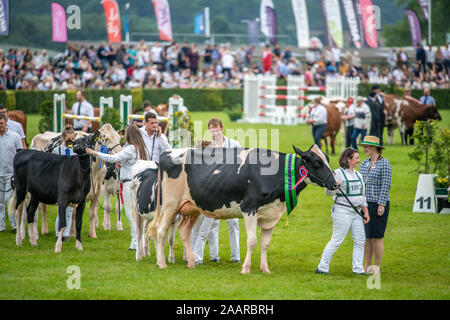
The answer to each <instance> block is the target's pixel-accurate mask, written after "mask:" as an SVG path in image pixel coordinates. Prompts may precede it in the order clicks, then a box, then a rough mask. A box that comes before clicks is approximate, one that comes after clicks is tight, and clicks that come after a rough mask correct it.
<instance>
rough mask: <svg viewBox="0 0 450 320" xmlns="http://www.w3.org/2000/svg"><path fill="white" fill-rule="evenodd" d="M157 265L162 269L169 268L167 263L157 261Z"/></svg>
mask: <svg viewBox="0 0 450 320" xmlns="http://www.w3.org/2000/svg"><path fill="white" fill-rule="evenodd" d="M156 265H157V266H158V268H160V269H166V268H167V265H166V264H165V263H157V264H156Z"/></svg>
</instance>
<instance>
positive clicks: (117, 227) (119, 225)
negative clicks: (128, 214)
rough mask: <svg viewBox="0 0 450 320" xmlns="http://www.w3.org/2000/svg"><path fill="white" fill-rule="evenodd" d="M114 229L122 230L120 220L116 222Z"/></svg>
mask: <svg viewBox="0 0 450 320" xmlns="http://www.w3.org/2000/svg"><path fill="white" fill-rule="evenodd" d="M116 229H117V231H123V227H122V221H118V222H117V225H116Z"/></svg>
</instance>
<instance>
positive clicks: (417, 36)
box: [405, 9, 422, 48]
mask: <svg viewBox="0 0 450 320" xmlns="http://www.w3.org/2000/svg"><path fill="white" fill-rule="evenodd" d="M405 14H406V17H407V18H408V23H409V29H410V31H411V41H412V46H413V48H416V47H417V45H418V44H419V43H422V30H421V29H420V23H419V18H417V15H416V13H415V12H414V11H412V10H409V9H408V10H405Z"/></svg>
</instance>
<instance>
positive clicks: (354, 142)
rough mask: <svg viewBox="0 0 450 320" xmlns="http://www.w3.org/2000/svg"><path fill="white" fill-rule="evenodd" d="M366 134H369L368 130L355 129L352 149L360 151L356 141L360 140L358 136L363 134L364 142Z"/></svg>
mask: <svg viewBox="0 0 450 320" xmlns="http://www.w3.org/2000/svg"><path fill="white" fill-rule="evenodd" d="M366 133H367V129H359V128H353V134H352V148H353V149H355V150H358V146H357V145H356V139H358V136H359V135H360V134H361V141H362V140H364V137H365V136H366Z"/></svg>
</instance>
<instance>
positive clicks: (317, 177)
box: [293, 145, 338, 190]
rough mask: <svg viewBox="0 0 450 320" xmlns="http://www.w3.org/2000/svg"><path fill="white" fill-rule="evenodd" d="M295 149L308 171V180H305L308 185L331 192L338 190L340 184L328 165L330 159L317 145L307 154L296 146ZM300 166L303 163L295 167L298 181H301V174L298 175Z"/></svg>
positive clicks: (297, 163)
mask: <svg viewBox="0 0 450 320" xmlns="http://www.w3.org/2000/svg"><path fill="white" fill-rule="evenodd" d="M293 147H294V150H295V153H296V154H298V155H299V156H300V157H301V158H302V160H303V164H304V166H305V168H306V170H308V178H307V179H306V180H305V182H306V183H311V184H315V185H319V186H321V187H326V188H327V189H329V190H336V189H337V188H338V182H337V181H336V178H335V177H334V173H333V170H331V168H330V166H329V164H328V161H329V158H328V156H327V155H326V154H324V153H323V152H322V151H321V150H320V149H319V147H317V145H314V146H312V147H311V148H309V150H308V151H305V152H303V151H301V150H300V149H298V148H297V147H296V146H293ZM300 166H301V163H300V162H299V161H297V162H296V165H295V172H296V173H295V175H296V180H299V179H300V174H299V173H298V171H299V168H300Z"/></svg>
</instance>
